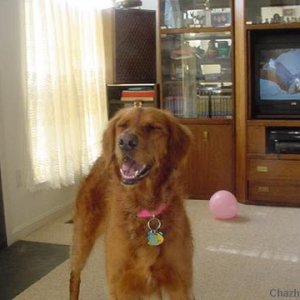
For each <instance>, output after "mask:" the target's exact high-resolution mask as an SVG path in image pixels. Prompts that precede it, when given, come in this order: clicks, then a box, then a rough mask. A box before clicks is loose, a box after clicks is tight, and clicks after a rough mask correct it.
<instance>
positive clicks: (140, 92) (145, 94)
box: [121, 89, 156, 102]
mask: <svg viewBox="0 0 300 300" xmlns="http://www.w3.org/2000/svg"><path fill="white" fill-rule="evenodd" d="M155 96H156V95H155V90H154V89H149V90H147V89H136V90H135V89H128V90H123V91H122V92H121V101H143V102H144V101H154V100H155Z"/></svg>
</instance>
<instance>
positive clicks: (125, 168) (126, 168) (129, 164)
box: [122, 161, 134, 172]
mask: <svg viewBox="0 0 300 300" xmlns="http://www.w3.org/2000/svg"><path fill="white" fill-rule="evenodd" d="M133 167H134V162H133V161H126V162H124V163H123V165H122V170H123V171H125V172H128V171H129V170H130V169H133Z"/></svg>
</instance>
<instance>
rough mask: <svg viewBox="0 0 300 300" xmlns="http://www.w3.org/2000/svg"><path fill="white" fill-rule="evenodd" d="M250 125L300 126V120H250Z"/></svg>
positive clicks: (248, 122)
mask: <svg viewBox="0 0 300 300" xmlns="http://www.w3.org/2000/svg"><path fill="white" fill-rule="evenodd" d="M247 125H248V126H266V127H267V126H282V127H285V126H287V127H300V120H248V121H247Z"/></svg>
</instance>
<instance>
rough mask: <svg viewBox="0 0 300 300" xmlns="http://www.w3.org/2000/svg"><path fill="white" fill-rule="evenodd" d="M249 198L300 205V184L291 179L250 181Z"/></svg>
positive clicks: (258, 200)
mask: <svg viewBox="0 0 300 300" xmlns="http://www.w3.org/2000/svg"><path fill="white" fill-rule="evenodd" d="M248 196H249V197H248V199H249V200H250V201H255V202H262V203H263V202H266V203H274V204H283V205H286V204H289V205H294V204H297V205H300V184H297V182H291V181H289V180H278V181H277V180H273V181H266V180H264V181H251V180H250V181H249V182H248Z"/></svg>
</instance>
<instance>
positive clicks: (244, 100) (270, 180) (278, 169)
mask: <svg viewBox="0 0 300 300" xmlns="http://www.w3.org/2000/svg"><path fill="white" fill-rule="evenodd" d="M258 2H259V4H258ZM247 4H248V6H247ZM268 6H270V7H269V10H270V9H272V8H273V9H275V10H276V11H280V7H282V9H286V11H287V12H288V10H290V11H289V12H291V13H292V12H293V11H294V12H295V11H298V5H296V1H255V2H250V0H248V1H235V19H234V21H235V41H238V42H236V43H235V66H236V68H235V86H236V102H235V103H236V118H235V120H236V122H235V132H236V194H237V197H238V199H239V200H240V201H241V202H244V203H253V204H272V205H287V206H299V205H300V155H299V154H284V153H270V152H269V151H268V149H267V140H268V136H267V131H268V128H270V127H271V128H274V129H277V128H278V129H279V128H283V129H288V128H299V129H300V116H299V115H294V116H289V115H282V116H277V117H274V118H272V117H268V116H266V118H263V117H259V118H257V117H256V116H255V115H254V114H253V107H252V101H254V96H253V93H252V94H251V91H250V89H251V85H249V82H250V81H251V74H250V69H251V66H250V65H249V61H250V54H249V52H250V51H251V48H250V47H251V45H250V41H249V36H250V35H251V34H253V32H255V31H261V30H263V31H264V32H266V33H267V32H268V31H273V32H276V30H279V31H281V32H282V31H287V32H288V31H290V30H293V31H294V32H295V33H296V34H300V23H299V19H298V17H299V15H297V16H295V17H293V18H295V19H293V20H290V22H289V20H288V21H286V20H281V21H279V22H278V23H277V22H276V23H272V22H269V23H268V24H266V23H260V22H261V20H259V21H258V23H256V22H257V20H255V18H254V17H253V16H254V15H255V14H256V15H258V16H259V13H258V12H259V11H260V8H261V7H268ZM280 17H281V18H283V17H282V16H280ZM262 21H263V20H262ZM275 42H276V40H274V43H275ZM289 42H290V41H288V43H289Z"/></svg>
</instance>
